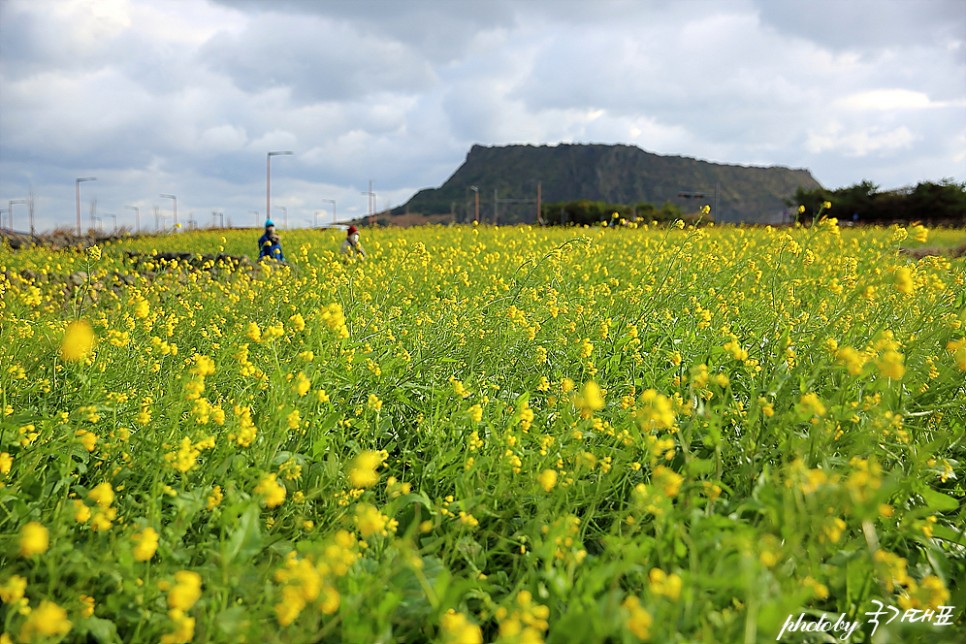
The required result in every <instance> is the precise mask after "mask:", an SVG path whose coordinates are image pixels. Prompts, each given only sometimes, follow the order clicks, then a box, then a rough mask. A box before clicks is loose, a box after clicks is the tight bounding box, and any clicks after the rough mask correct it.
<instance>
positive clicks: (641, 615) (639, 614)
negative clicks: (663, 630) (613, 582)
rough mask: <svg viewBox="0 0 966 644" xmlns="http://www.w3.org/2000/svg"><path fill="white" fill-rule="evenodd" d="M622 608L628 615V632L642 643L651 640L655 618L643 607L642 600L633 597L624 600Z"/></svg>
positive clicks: (625, 623) (626, 624)
mask: <svg viewBox="0 0 966 644" xmlns="http://www.w3.org/2000/svg"><path fill="white" fill-rule="evenodd" d="M621 608H623V609H624V611H625V612H626V613H627V619H626V620H625V621H624V626H625V627H626V628H627V630H629V631H630V632H631V633H633V634H634V636H635V637H636V638H637V639H639V640H641V641H642V642H644V641H647V640H650V639H651V626H652V625H653V624H654V618H653V617H652V616H651V614H650V613H649V612H647V610H646V609H645V608H644V607H642V606H641V600H640V599H638V598H637V597H635V596H634V595H631V596H629V597H628V598H627V599H625V600H624V602H623V603H622V604H621Z"/></svg>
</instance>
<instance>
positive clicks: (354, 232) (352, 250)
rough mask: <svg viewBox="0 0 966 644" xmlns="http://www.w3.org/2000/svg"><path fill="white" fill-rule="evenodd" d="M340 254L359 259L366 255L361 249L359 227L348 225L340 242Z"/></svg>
mask: <svg viewBox="0 0 966 644" xmlns="http://www.w3.org/2000/svg"><path fill="white" fill-rule="evenodd" d="M342 254H343V255H349V256H350V257H359V258H361V259H365V257H366V251H364V250H363V249H362V243H361V242H360V241H359V229H358V228H356V227H355V226H349V230H348V231H347V233H346V237H345V241H344V242H342Z"/></svg>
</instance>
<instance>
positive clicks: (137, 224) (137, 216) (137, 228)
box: [124, 206, 141, 235]
mask: <svg viewBox="0 0 966 644" xmlns="http://www.w3.org/2000/svg"><path fill="white" fill-rule="evenodd" d="M124 207H125V208H130V209H131V210H133V211H134V232H136V233H138V234H139V235H140V234H141V209H140V208H138V207H137V206H124Z"/></svg>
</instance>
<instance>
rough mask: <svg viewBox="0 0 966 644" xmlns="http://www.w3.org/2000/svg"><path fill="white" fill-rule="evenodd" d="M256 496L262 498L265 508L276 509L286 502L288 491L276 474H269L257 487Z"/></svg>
mask: <svg viewBox="0 0 966 644" xmlns="http://www.w3.org/2000/svg"><path fill="white" fill-rule="evenodd" d="M255 494H258V495H259V496H261V497H262V501H264V503H265V507H267V508H276V507H278V506H280V505H282V503H284V502H285V494H286V490H285V486H284V485H282V484H281V483H279V482H278V477H277V476H276V475H275V474H267V475H265V476H264V477H262V480H261V481H260V482H259V483H258V485H256V486H255Z"/></svg>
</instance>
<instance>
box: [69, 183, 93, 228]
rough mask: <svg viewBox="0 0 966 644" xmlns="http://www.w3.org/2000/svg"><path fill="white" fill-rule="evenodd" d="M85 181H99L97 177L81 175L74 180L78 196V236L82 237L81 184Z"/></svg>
mask: <svg viewBox="0 0 966 644" xmlns="http://www.w3.org/2000/svg"><path fill="white" fill-rule="evenodd" d="M84 181H97V177H80V178H78V179H75V180H74V188H75V194H76V197H77V236H78V237H80V234H81V223H80V184H81V183H82V182H84Z"/></svg>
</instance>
